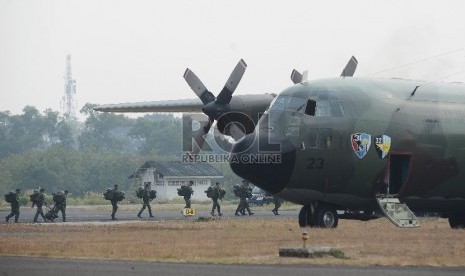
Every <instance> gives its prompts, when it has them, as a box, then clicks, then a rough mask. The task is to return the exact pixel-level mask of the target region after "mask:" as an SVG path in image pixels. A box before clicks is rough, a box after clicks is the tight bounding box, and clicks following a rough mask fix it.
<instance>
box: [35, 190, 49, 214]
mask: <svg viewBox="0 0 465 276" xmlns="http://www.w3.org/2000/svg"><path fill="white" fill-rule="evenodd" d="M44 192H45V189H44V188H40V193H39V195H38V196H37V199H36V200H35V201H34V202H32V208H34V205H36V206H37V211H36V214H35V216H34V222H39V221H38V220H37V218H38V217H39V215H41V216H42V218H43V219H44V222H47V219H45V215H44V211H43V210H42V206H43V205H44V204H45V206H47V203H46V202H45V195H44Z"/></svg>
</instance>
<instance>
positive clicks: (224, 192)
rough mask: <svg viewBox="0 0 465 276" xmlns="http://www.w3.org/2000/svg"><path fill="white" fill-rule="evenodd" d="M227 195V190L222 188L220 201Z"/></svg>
mask: <svg viewBox="0 0 465 276" xmlns="http://www.w3.org/2000/svg"><path fill="white" fill-rule="evenodd" d="M225 194H226V190H225V189H223V188H220V196H219V197H220V199H222V198H223V197H224V195H225Z"/></svg>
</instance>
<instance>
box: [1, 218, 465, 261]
mask: <svg viewBox="0 0 465 276" xmlns="http://www.w3.org/2000/svg"><path fill="white" fill-rule="evenodd" d="M421 224H422V227H420V228H416V229H400V228H397V227H395V226H393V225H392V224H390V223H389V222H388V221H387V220H386V219H378V220H375V221H369V222H359V221H348V220H341V221H340V223H339V227H338V228H337V229H310V230H309V233H310V240H309V241H308V243H307V244H308V246H313V245H315V246H331V247H335V248H338V249H340V250H341V251H342V252H344V256H337V257H332V256H328V257H322V258H315V259H298V258H281V257H279V256H278V248H280V247H300V246H302V241H301V239H300V238H301V229H300V228H299V227H298V225H297V223H296V220H295V219H287V218H278V219H260V218H253V219H228V218H225V219H222V220H207V221H196V220H184V219H180V220H170V221H149V222H148V221H132V222H122V221H118V222H96V223H92V222H89V223H65V224H25V223H20V224H2V225H0V244H1V246H0V255H20V256H41V257H44V256H45V257H63V258H88V259H118V260H137V261H141V260H142V261H161V262H195V263H222V264H230V263H244V264H346V265H394V266H396V265H401V266H405V265H422V266H425V265H426V266H464V265H465V231H463V230H452V229H450V228H449V225H448V222H447V220H445V219H423V220H421Z"/></svg>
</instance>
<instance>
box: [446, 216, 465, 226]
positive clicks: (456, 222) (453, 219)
mask: <svg viewBox="0 0 465 276" xmlns="http://www.w3.org/2000/svg"><path fill="white" fill-rule="evenodd" d="M449 225H450V227H451V228H453V229H463V228H465V216H463V215H462V216H461V215H458V214H451V215H449Z"/></svg>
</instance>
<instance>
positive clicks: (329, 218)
mask: <svg viewBox="0 0 465 276" xmlns="http://www.w3.org/2000/svg"><path fill="white" fill-rule="evenodd" d="M316 219H317V225H318V226H319V227H321V228H336V227H337V224H338V222H339V218H338V215H337V212H336V210H335V209H334V208H331V207H328V206H322V207H320V208H318V210H317V211H316Z"/></svg>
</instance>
